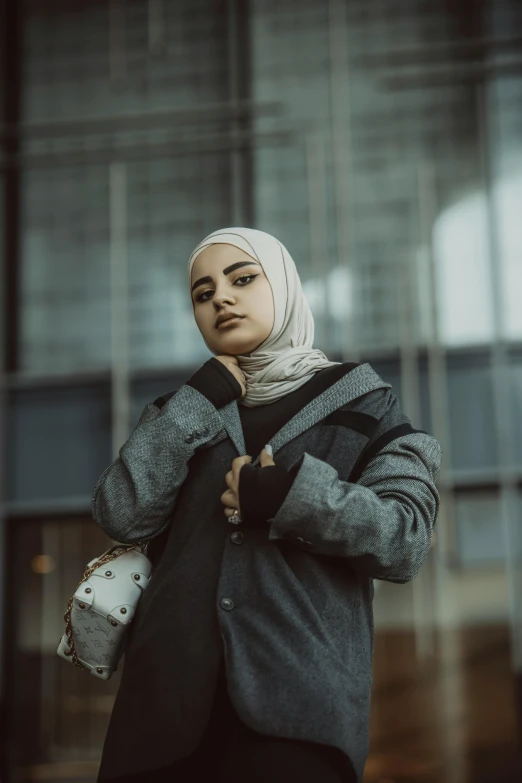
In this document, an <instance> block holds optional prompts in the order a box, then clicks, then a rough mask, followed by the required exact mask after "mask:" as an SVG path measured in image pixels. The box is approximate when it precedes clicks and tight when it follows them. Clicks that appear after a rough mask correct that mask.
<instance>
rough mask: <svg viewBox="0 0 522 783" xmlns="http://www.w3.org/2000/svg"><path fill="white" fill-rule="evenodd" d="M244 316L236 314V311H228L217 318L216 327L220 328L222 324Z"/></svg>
mask: <svg viewBox="0 0 522 783" xmlns="http://www.w3.org/2000/svg"><path fill="white" fill-rule="evenodd" d="M243 317H244V316H242V315H236V313H227V314H226V315H225V316H222V315H221V316H219V317H218V319H217V320H216V329H219V328H220V326H221V325H222V324H226V323H228V322H230V321H234V322H236V321H239V320H240V319H242V318H243Z"/></svg>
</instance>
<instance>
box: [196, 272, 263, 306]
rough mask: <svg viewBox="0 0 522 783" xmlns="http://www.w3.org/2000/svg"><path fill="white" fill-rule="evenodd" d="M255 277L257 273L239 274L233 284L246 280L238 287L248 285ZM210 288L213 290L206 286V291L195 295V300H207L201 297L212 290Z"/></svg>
mask: <svg viewBox="0 0 522 783" xmlns="http://www.w3.org/2000/svg"><path fill="white" fill-rule="evenodd" d="M256 277H258V275H241V277H238V278H236V280H234V285H236V283H238V282H239V281H240V280H246V281H247V282H246V283H244V284H243V285H240V286H239V287H240V288H244V287H245V286H247V285H250V283H251V282H252V281H253V280H254V278H256ZM212 290H213V289H212V288H207V290H206V291H203V293H202V294H200V295H199V296H198V297H196V302H208V299H203V297H204V296H205V294H208V293H209V291H212Z"/></svg>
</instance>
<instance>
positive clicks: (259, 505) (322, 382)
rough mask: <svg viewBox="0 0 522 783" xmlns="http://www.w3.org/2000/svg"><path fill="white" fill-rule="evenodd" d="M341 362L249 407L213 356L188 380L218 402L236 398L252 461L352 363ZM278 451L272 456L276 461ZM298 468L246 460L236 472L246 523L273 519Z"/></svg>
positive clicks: (226, 372)
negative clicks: (271, 399)
mask: <svg viewBox="0 0 522 783" xmlns="http://www.w3.org/2000/svg"><path fill="white" fill-rule="evenodd" d="M356 366H357V364H356V363H354V362H343V363H341V364H336V365H333V366H331V367H326V368H325V369H324V370H319V371H318V372H316V373H315V375H313V376H312V378H311V379H310V380H309V381H307V382H306V383H305V384H303V386H301V387H300V388H299V389H297V390H296V391H293V392H290V393H289V394H285V396H284V397H281V398H280V399H279V400H276V402H272V403H269V404H267V405H259V406H257V407H255V408H247V407H246V406H245V405H243V404H242V400H241V386H240V384H239V382H238V381H237V380H236V379H235V378H234V376H233V375H232V373H231V372H230V371H229V370H228V369H227V368H226V367H225V365H224V364H222V362H220V361H218V360H217V359H216V358H214V357H213V358H212V359H209V360H208V361H207V362H205V364H204V365H203V366H202V367H201V368H200V369H199V370H197V372H196V373H194V375H193V376H192V377H191V378H190V379H189V380H188V381H187V385H188V386H192V387H193V388H195V389H196V390H197V391H199V392H200V393H201V394H204V395H205V397H207V399H208V400H209V401H210V402H211V403H212V404H213V405H214V406H215V407H216V408H222V407H224V406H225V405H228V404H229V403H231V402H233V400H237V401H238V410H239V416H240V419H241V426H242V428H243V436H244V441H245V447H246V450H247V452H246V453H247V454H248V455H250V456H251V457H252V460H254V459H255V458H256V457H257V455H258V454H259V452H260V451H261V450H262V449H263V447H264V446H265V445H266V444H267V443H268V442H269V441H270V439H271V438H273V436H274V435H275V434H276V433H277V432H279V430H280V429H281V428H282V427H283V426H284V425H285V424H286V423H287V422H288V421H289V420H290V419H291V418H293V416H295V415H296V414H297V413H298V412H299V411H300V410H301V409H302V408H303V407H304V406H305V405H307V404H308V403H309V402H310V401H311V400H313V399H314V398H315V397H317V396H318V395H319V394H322V392H324V391H325V390H326V389H327V388H328V387H329V386H332V385H333V384H334V383H336V381H338V380H339V379H340V378H342V377H343V375H345V374H346V373H347V372H349V371H350V370H352V369H353V368H354V367H356ZM276 459H277V455H274V461H275V460H276ZM296 473H297V470H295V469H294V470H293V471H290V472H288V471H286V470H285V468H283V467H282V466H280V465H277V464H276V465H268V466H267V467H265V468H261V467H252V465H250V464H248V463H247V464H245V465H243V467H242V468H241V472H240V474H239V476H240V480H239V506H240V510H241V518H242V519H243V522H244V523H247V524H256V523H260V524H264V523H266V522H268V521H269V520H271V519H273V517H275V515H276V514H277V511H278V510H279V508H280V507H281V505H282V503H283V501H284V499H285V498H286V495H287V494H288V491H289V489H290V487H291V486H292V484H293V481H294V479H295V476H296Z"/></svg>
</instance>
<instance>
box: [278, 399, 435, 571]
mask: <svg viewBox="0 0 522 783" xmlns="http://www.w3.org/2000/svg"><path fill="white" fill-rule="evenodd" d="M380 444H382V446H381V445H380ZM368 447H369V448H368ZM368 447H367V450H365V451H366V453H367V454H368V455H369V458H368V459H367V461H366V463H365V465H364V468H363V469H362V471H361V472H360V476H359V477H358V480H357V482H350V481H344V480H342V479H340V478H339V475H338V472H337V471H336V470H335V469H334V468H333V467H332V466H331V465H329V464H328V463H327V462H323V461H322V460H320V459H317V458H315V457H313V456H311V455H310V454H308V453H306V452H305V454H304V455H303V456H302V458H301V459H300V461H299V463H298V464H297V465H296V466H295V471H296V477H295V480H294V482H293V484H292V486H291V488H290V491H289V492H288V494H287V496H286V498H285V500H284V502H283V504H282V505H281V507H280V508H279V510H278V512H277V514H276V515H275V517H273V519H272V520H269V522H270V532H269V539H271V540H272V539H280V538H291V539H294V540H295V541H296V544H297V545H299V546H302V547H304V548H305V549H306V550H308V551H310V552H312V553H317V554H321V555H330V556H333V557H340V558H345V559H346V560H347V561H348V562H349V563H350V565H351V566H352V567H353V568H355V569H358V570H359V571H361V572H363V573H365V574H366V575H367V576H369V577H371V578H373V579H383V580H386V581H388V582H396V583H400V584H404V583H405V582H408V581H410V580H411V579H413V578H414V577H415V576H416V575H417V573H418V572H419V570H420V568H421V566H422V564H423V562H424V561H425V559H426V557H427V555H428V552H429V550H430V546H431V537H432V532H433V528H434V526H435V523H436V520H437V517H438V513H439V506H440V498H439V493H438V490H437V487H436V480H437V478H438V475H439V472H440V467H441V458H442V452H441V447H440V445H439V443H438V441H437V440H436V439H435V438H434V437H433V436H432V435H429V434H428V433H425V432H421V431H419V430H414V429H413V427H412V426H411V422H410V421H409V419H408V418H407V417H406V416H405V415H404V414H403V413H402V411H401V410H400V406H399V402H398V400H397V398H396V397H395V395H393V393H392V392H388V410H387V413H386V414H385V415H384V416H383V417H382V419H381V422H380V425H379V427H378V430H377V431H376V433H374V436H373V437H372V442H371V443H369V444H368ZM376 447H377V448H376Z"/></svg>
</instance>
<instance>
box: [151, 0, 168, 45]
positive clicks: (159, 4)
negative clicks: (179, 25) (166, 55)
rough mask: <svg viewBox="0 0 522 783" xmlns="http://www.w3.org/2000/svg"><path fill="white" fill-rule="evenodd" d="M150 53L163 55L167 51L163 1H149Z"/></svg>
mask: <svg viewBox="0 0 522 783" xmlns="http://www.w3.org/2000/svg"><path fill="white" fill-rule="evenodd" d="M148 27H149V30H148V32H149V53H150V54H151V55H159V54H163V52H164V51H165V7H164V3H163V0H149V6H148Z"/></svg>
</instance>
